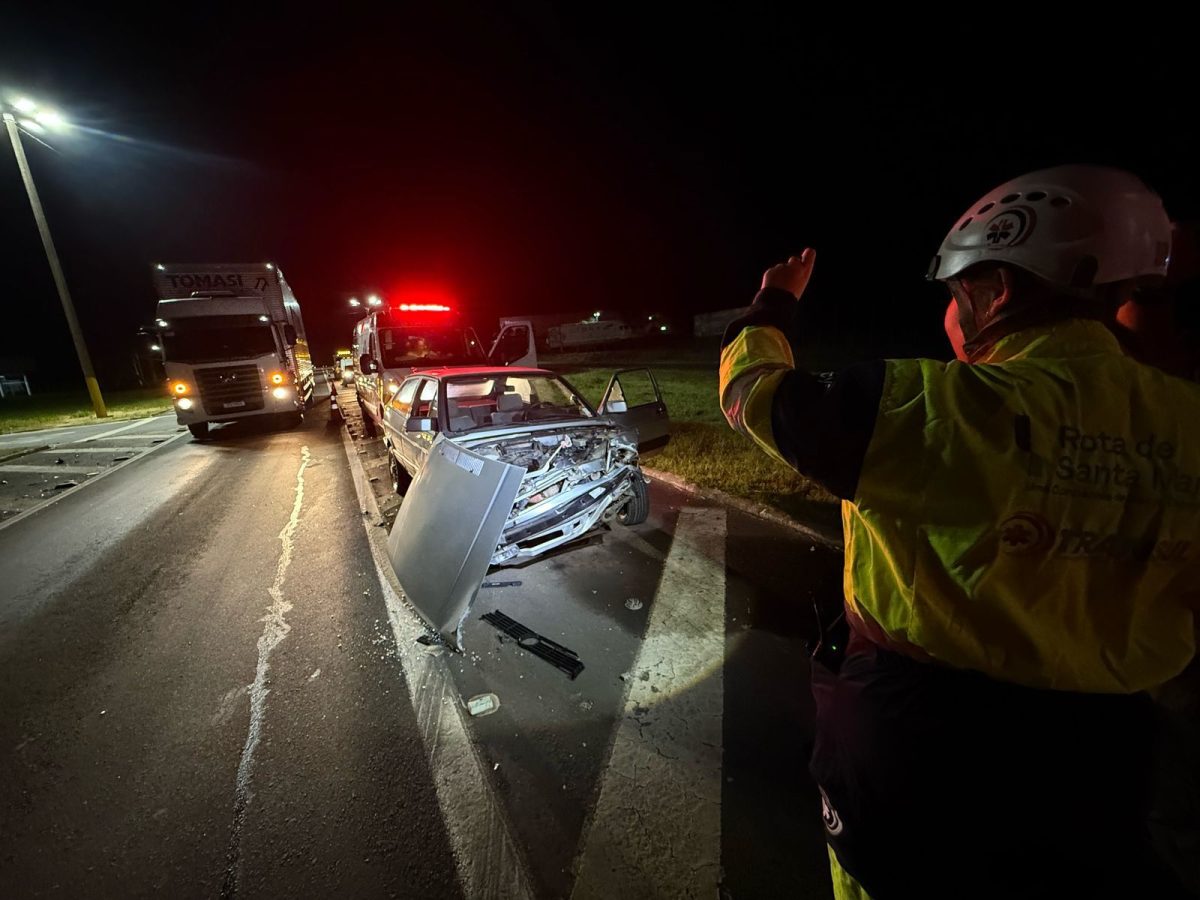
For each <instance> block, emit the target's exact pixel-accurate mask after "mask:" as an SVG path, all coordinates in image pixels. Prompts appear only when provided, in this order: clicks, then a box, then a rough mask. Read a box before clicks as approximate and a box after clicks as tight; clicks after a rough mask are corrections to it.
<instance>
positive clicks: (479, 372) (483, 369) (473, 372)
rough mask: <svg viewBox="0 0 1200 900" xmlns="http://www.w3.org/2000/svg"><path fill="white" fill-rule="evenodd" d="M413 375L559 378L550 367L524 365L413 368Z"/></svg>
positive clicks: (434, 376)
mask: <svg viewBox="0 0 1200 900" xmlns="http://www.w3.org/2000/svg"><path fill="white" fill-rule="evenodd" d="M412 374H413V375H424V376H425V377H426V378H439V379H441V378H454V377H457V376H466V377H468V378H470V377H475V378H479V377H484V376H491V377H496V378H500V377H503V376H505V375H525V376H529V375H540V376H543V377H547V378H557V377H558V375H557V374H555V373H554V372H551V371H550V370H549V369H531V368H526V367H524V366H499V367H497V366H447V367H445V368H441V369H413V371H412Z"/></svg>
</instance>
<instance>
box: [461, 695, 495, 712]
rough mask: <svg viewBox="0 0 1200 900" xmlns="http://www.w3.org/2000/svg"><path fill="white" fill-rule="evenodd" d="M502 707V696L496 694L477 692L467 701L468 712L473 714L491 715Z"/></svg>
mask: <svg viewBox="0 0 1200 900" xmlns="http://www.w3.org/2000/svg"><path fill="white" fill-rule="evenodd" d="M499 708H500V698H499V697H497V696H496V695H495V694H476V695H475V696H474V697H472V698H471V699H470V700H468V701H467V712H469V713H470V714H471V715H473V716H476V717H478V716H490V715H491V714H492V713H494V712H495V711H496V710H498V709H499Z"/></svg>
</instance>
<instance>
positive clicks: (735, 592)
mask: <svg viewBox="0 0 1200 900" xmlns="http://www.w3.org/2000/svg"><path fill="white" fill-rule="evenodd" d="M328 419H329V414H328V407H327V406H325V405H320V406H318V407H317V408H316V409H315V410H314V411H313V412H312V413H310V415H309V416H308V419H307V421H306V423H305V424H304V425H303V426H302V427H301V428H299V429H296V430H294V431H270V430H265V429H256V428H252V427H250V426H248V425H233V426H227V427H225V428H223V429H221V430H220V431H218V432H217V433H216V439H215V440H213V441H211V442H207V443H203V444H201V443H196V442H194V441H192V440H191V438H190V436H186V435H184V436H181V437H179V438H178V439H174V440H170V441H165V442H163V443H162V444H153V445H152V446H155V447H157V448H158V449H155V450H153V452H149V453H145V454H144V455H142V456H140V457H138V458H135V459H131V460H128V461H123V464H122V465H121V466H120V467H119V468H115V467H114V470H113V471H111V472H109V473H108V474H106V475H105V476H104V477H103V478H99V479H97V480H95V481H94V483H83V484H81V485H80V486H78V487H75V488H71V489H69V490H67V491H66V492H65V495H64V496H62V497H61V498H59V499H56V500H55V502H53V503H52V504H50V505H47V506H44V507H42V508H40V509H38V510H36V511H33V512H29V513H26V514H25V515H24V516H23V517H22V518H21V519H20V520H17V521H14V520H12V519H11V518H10V520H9V522H8V523H7V527H3V528H0V704H2V708H3V710H4V715H3V717H2V718H0V754H2V755H3V759H4V763H3V769H2V772H3V774H2V775H0V884H3V885H4V886H5V888H4V892H5V894H6V896H40V895H46V894H60V895H67V896H79V895H88V896H110V895H117V894H119V895H122V896H129V895H132V896H138V895H147V894H155V895H159V894H164V893H171V894H173V895H176V896H180V897H191V896H209V897H211V896H236V895H239V894H240V895H245V896H329V895H333V894H340V895H344V896H362V897H375V896H402V897H407V896H411V897H454V896H459V895H466V896H518V895H522V894H524V895H527V896H537V897H566V896H577V897H588V896H615V895H617V894H619V893H624V894H628V895H629V896H664V897H669V896H687V895H694V896H712V894H713V893H714V892H715V891H716V889H717V887H718V886H719V889H720V891H721V892H722V894H723V895H724V896H727V897H734V898H742V897H768V896H779V895H781V894H786V895H789V896H796V897H827V896H829V884H828V875H827V871H826V861H825V851H824V846H823V841H822V837H821V828H820V816H819V804H818V801H817V796H816V791H815V788H814V787H813V786H812V784H811V782H810V781H809V779H808V777H807V774H806V770H805V761H806V759H807V745H808V741H809V740H810V721H811V701H810V699H809V696H808V688H807V681H806V677H807V676H806V673H807V667H806V664H805V656H804V651H803V646H802V641H803V638H804V637H805V636H806V634H807V633H808V632H809V631H810V630H811V612H810V611H811V604H812V600H813V599H814V598H815V597H819V596H827V595H830V592H836V591H837V590H838V588H839V580H840V574H839V562H838V559H837V558H836V557H835V556H834V555H833V554H831V553H829V552H827V551H825V550H822V549H817V548H813V547H811V545H809V544H808V543H807V542H806V541H804V539H803V538H802V537H801V536H800V535H798V534H797V533H795V532H792V531H789V530H787V529H783V528H780V527H778V526H776V525H772V524H769V523H766V522H762V521H760V520H758V519H755V518H753V517H749V516H745V515H743V514H740V513H737V512H734V511H727V510H724V509H721V508H719V507H714V506H713V505H712V504H710V503H706V502H703V501H698V500H697V499H696V498H694V497H690V496H689V495H686V494H683V493H680V492H678V491H675V490H672V489H669V488H667V487H665V486H663V485H658V484H656V485H653V487H652V508H653V511H652V515H651V519H650V521H649V522H647V523H646V524H644V525H642V526H638V527H637V528H634V529H623V528H622V529H615V530H613V531H610V532H606V533H604V534H602V535H600V536H598V537H597V538H595V539H594V540H592V541H591V542H589V543H588V544H586V545H584V546H581V547H575V548H572V549H570V550H569V551H567V552H563V553H560V554H558V555H556V556H554V557H552V558H549V559H544V560H540V561H537V562H535V563H533V564H531V565H528V566H525V567H522V568H517V569H501V570H496V571H495V572H493V573H492V574H491V575H489V581H513V580H515V581H520V582H521V583H520V584H519V585H512V586H508V587H497V588H487V589H485V590H483V591H481V595H480V599H479V601H478V602H477V604H476V606H475V608H474V609H473V610H472V612H471V615H470V618H469V620H468V623H467V626H466V628H465V630H464V642H465V644H466V648H467V652H466V653H465V654H461V655H459V654H448V653H446V652H444V651H439V650H438V649H437V648H434V649H433V650H432V651H431V650H430V649H429V648H426V647H424V646H422V645H420V644H416V643H415V642H414V641H413V638H414V637H415V636H416V635H418V634H419V633H420V631H421V629H420V626H419V624H418V623H416V622H415V620H413V619H412V618H411V616H410V615H409V613H408V611H407V609H406V608H405V607H404V605H403V599H402V598H400V597H398V596H397V594H396V591H395V584H394V580H393V579H392V578H391V577H390V575H389V573H388V572H387V571H386V565H385V564H381V559H380V553H379V548H380V540H381V539H382V538H385V537H386V530H387V523H388V516H389V513H391V512H394V508H395V505H396V503H397V502H398V500H397V499H396V498H391V497H389V496H388V488H387V484H386V477H385V476H384V473H383V472H382V469H381V463H380V460H379V450H378V446H377V444H372V443H370V442H365V443H360V444H351V443H349V442H348V441H346V440H344V439H343V436H342V431H341V429H340V427H338V426H336V425H333V424H330V423H329V422H328ZM142 428H145V429H146V430H147V433H150V432H152V431H154V432H157V431H159V430H161V432H162V433H164V434H167V435H168V437H173V436H174V433H175V432H174V423H173V422H172V421H170V419H158V420H151V421H150V422H149V423H146V424H145V425H143V426H142ZM132 430H133V431H139V430H141V429H140V428H139V429H132ZM86 437H88V435H86V434H84V435H80V434H73V435H70V436H68V441H67V442H66V443H72V444H75V443H77V442H79V441H81V440H83V439H85V438H86ZM151 440H153V439H151ZM146 443H149V441H147V442H146ZM347 451H349V452H347ZM51 465H53V463H51ZM372 478H374V479H376V480H374V481H372V480H371V479H372ZM356 481H357V484H356ZM356 489H357V492H356ZM368 494H369V496H367V495H368ZM0 496H2V495H0ZM364 510H365V512H364ZM494 609H495V610H500V611H503V612H505V613H507V614H508V615H510V616H512V617H513V618H515V619H517V620H519V621H521V622H522V623H524V624H526V625H528V626H529V627H530V628H533V629H535V630H537V631H539V632H540V633H542V634H545V635H546V636H549V637H552V638H553V639H554V640H556V641H558V642H560V643H562V644H564V645H566V646H569V647H571V648H572V649H573V650H575V651H576V652H577V653H578V654H579V656H580V659H581V660H582V661H583V662H584V664H585V669H584V671H583V673H582V674H580V675H579V676H578V678H576V679H575V680H573V681H572V680H570V679H568V678H567V677H566V676H565V675H564V674H563V673H562V672H560V671H558V670H557V669H555V668H553V667H552V666H550V665H549V664H547V663H546V662H545V661H543V660H541V659H538V658H536V657H533V656H531V655H529V654H528V653H525V652H524V651H521V650H520V649H519V648H518V647H516V646H515V645H514V644H513V643H512V642H511V641H507V640H505V641H502V640H501V639H500V638H501V636H500V635H499V634H498V632H497V631H496V630H495V629H494V628H492V627H491V626H490V625H488V624H487V623H485V622H482V621H481V620H480V618H479V616H480V615H482V613H484V612H488V611H491V610H494ZM484 693H492V694H495V696H496V697H497V698H498V699H499V702H500V706H499V708H498V709H497V710H496V711H495V712H494V713H492V714H491V715H487V716H481V717H472V716H471V715H469V714H468V713H467V712H466V710H465V709H464V708H463V705H462V701H463V700H465V699H467V698H470V697H473V696H475V695H479V694H484ZM680 810H684V811H686V813H687V814H685V815H680V814H679V811H680Z"/></svg>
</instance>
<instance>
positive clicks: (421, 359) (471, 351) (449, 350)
mask: <svg viewBox="0 0 1200 900" xmlns="http://www.w3.org/2000/svg"><path fill="white" fill-rule="evenodd" d="M379 353H380V356H381V357H382V361H383V367H384V368H385V369H420V368H430V367H433V366H469V365H478V364H479V363H480V361H481V360H482V359H483V357H482V355H481V353H480V352H479V348H478V347H476V346H475V345H474V344H473V343H471V342H470V341H469V340H468V338H467V335H466V334H465V333H464V332H463V331H462V329H458V328H381V329H379Z"/></svg>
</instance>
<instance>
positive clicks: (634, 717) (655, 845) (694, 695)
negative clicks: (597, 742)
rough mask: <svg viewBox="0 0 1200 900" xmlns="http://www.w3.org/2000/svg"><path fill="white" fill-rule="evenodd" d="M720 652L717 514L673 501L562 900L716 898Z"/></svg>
mask: <svg viewBox="0 0 1200 900" xmlns="http://www.w3.org/2000/svg"><path fill="white" fill-rule="evenodd" d="M724 658H725V510H724V509H723V508H720V507H712V508H697V507H684V508H683V509H682V510H680V512H679V520H678V522H677V524H676V526H675V536H674V540H673V542H672V544H671V549H670V552H669V553H668V554H667V561H666V564H665V565H664V567H663V574H662V579H661V580H660V581H659V585H658V592H657V594H656V596H655V599H654V606H653V607H652V608H651V611H650V621H649V624H648V625H647V628H646V636H645V639H644V640H643V642H642V647H641V649H640V650H639V652H638V657H637V662H636V664H635V665H634V668H633V669H632V670H631V674H632V677H631V679H630V688H629V696H628V698H627V699H626V703H625V714H624V717H623V718H622V720H621V724H620V725H619V726H618V729H617V736H616V739H615V741H614V743H613V748H612V754H611V756H610V757H609V762H608V767H607V768H606V770H605V773H604V781H603V783H602V784H601V788H600V795H599V799H598V800H597V802H596V808H595V811H594V812H593V815H592V821H591V823H590V825H589V826H588V831H587V835H586V837H585V838H584V842H583V851H582V853H581V854H580V857H579V865H578V872H579V875H578V877H577V878H576V881H575V888H574V891H573V892H572V894H571V896H572V897H573V898H578V900H592V898H614V897H616V898H628V897H704V898H714V897H716V896H717V892H718V885H719V882H720V877H721V876H720V873H721V755H722V735H721V729H722V716H723V703H724V675H723V663H724ZM643 678H645V679H646V680H642V679H643Z"/></svg>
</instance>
